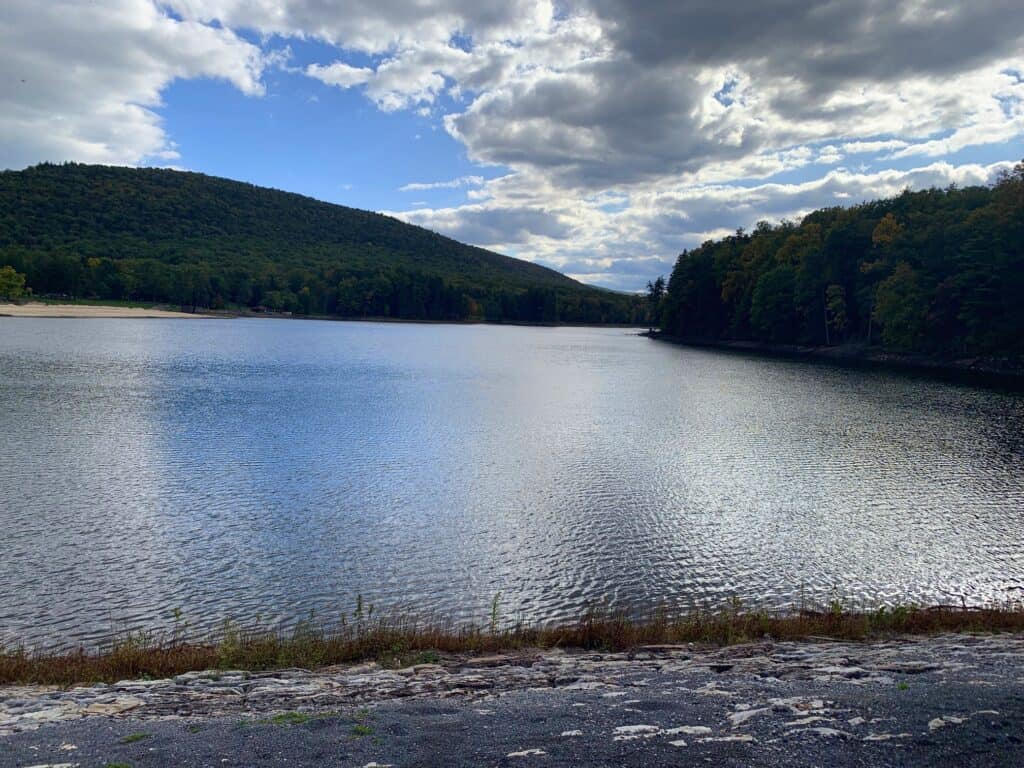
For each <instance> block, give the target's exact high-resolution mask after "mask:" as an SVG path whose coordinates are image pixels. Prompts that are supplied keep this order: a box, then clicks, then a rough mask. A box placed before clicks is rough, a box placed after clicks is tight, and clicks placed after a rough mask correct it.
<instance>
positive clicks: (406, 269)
mask: <svg viewBox="0 0 1024 768" xmlns="http://www.w3.org/2000/svg"><path fill="white" fill-rule="evenodd" d="M0 266H10V267H12V268H13V269H14V270H16V271H17V272H19V273H22V274H24V275H25V276H26V280H27V284H28V286H29V287H30V288H31V289H32V290H33V292H34V293H35V294H36V295H41V296H46V295H60V296H69V297H74V298H99V299H122V300H135V301H153V302H163V303H169V304H175V305H180V306H183V307H187V308H190V309H195V308H200V307H203V308H222V307H232V306H234V307H253V308H257V307H258V308H266V309H271V310H286V311H290V312H294V313H298V314H316V315H338V316H344V317H394V318H404V319H421V320H428V319H429V320H467V319H473V320H490V321H497V322H501V321H527V322H587V323H629V322H640V321H642V319H643V315H644V307H643V302H642V300H641V299H640V298H639V297H634V296H629V295H626V294H620V293H615V292H612V291H607V290H603V289H600V288H594V287H591V286H585V285H583V284H582V283H578V282H576V281H575V280H572V279H571V278H569V277H567V276H565V275H562V274H560V273H559V272H556V271H555V270H552V269H548V268H546V267H542V266H540V265H538V264H532V263H530V262H527V261H522V260H519V259H513V258H510V257H507V256H502V255H500V254H497V253H493V252H491V251H487V250H484V249H482V248H475V247H472V246H468V245H464V244H462V243H459V242H457V241H455V240H452V239H450V238H447V237H443V236H441V235H439V234H437V233H435V232H431V231H429V230H426V229H423V228H421V227H416V226H412V225H410V224H406V223H404V222H401V221H398V220H397V219H394V218H391V217H388V216H384V215H381V214H377V213H371V212H369V211H362V210H358V209H354V208H347V207H344V206H340V205H332V204H329V203H324V202H320V201H318V200H313V199H311V198H308V197H303V196H301V195H295V194H290V193H286V192H280V191H277V190H273V189H266V188H262V187H256V186H253V185H251V184H244V183H240V182H236V181H230V180H227V179H219V178H215V177H210V176H205V175H202V174H197V173H186V172H180V171H171V170H165V169H153V168H116V167H108V166H90V165H79V164H70V163H69V164H62V165H57V164H42V165H38V166H35V167H33V168H28V169H26V170H24V171H6V172H3V173H0Z"/></svg>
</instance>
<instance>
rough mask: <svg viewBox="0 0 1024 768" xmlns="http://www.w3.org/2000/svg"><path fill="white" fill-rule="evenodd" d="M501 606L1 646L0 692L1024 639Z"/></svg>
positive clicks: (972, 626)
mask: <svg viewBox="0 0 1024 768" xmlns="http://www.w3.org/2000/svg"><path fill="white" fill-rule="evenodd" d="M498 610H499V607H498V604H497V598H496V601H495V603H494V605H492V608H491V618H490V621H489V622H488V623H487V624H484V625H458V624H455V623H453V622H444V621H429V620H428V621H423V620H417V619H415V618H412V617H409V616H402V615H378V616H376V617H375V616H373V614H372V608H370V609H369V612H364V610H363V606H362V602H361V601H360V604H359V607H358V608H357V611H356V612H355V613H353V615H352V616H351V617H350V618H348V617H346V618H343V619H342V620H341V622H340V623H338V624H335V625H333V626H327V625H324V624H317V623H315V622H314V621H313V620H309V621H305V622H302V623H300V624H299V625H298V626H297V627H296V628H295V629H294V630H292V631H291V632H282V631H275V630H270V629H265V628H260V627H253V628H245V627H243V626H240V625H237V624H233V623H225V625H224V627H223V629H222V630H221V631H220V632H219V633H218V634H217V635H216V636H214V637H211V638H209V639H207V640H205V641H195V640H191V639H188V638H187V636H186V635H184V634H178V633H172V634H171V636H170V637H166V638H158V637H156V636H154V635H150V634H144V633H141V634H140V633H127V634H125V635H124V636H122V637H119V638H116V639H115V640H114V641H113V642H112V643H111V646H110V648H109V649H108V650H103V651H87V650H84V649H81V650H77V651H74V652H70V653H52V654H50V653H30V652H27V651H24V650H20V649H14V650H6V651H5V650H3V649H0V685H2V684H28V683H36V684H52V685H63V686H68V685H73V684H76V683H91V682H116V681H118V680H125V679H132V678H152V679H158V678H166V677H172V676H174V675H177V674H181V673H184V672H195V671H202V670H208V669H209V670H216V669H231V670H249V671H256V670H266V669H275V668H276V669H280V668H288V667H300V668H304V669H315V668H317V667H323V666H328V665H331V664H341V663H354V662H362V661H376V662H378V663H379V664H381V666H384V667H390V668H398V667H405V666H409V665H412V664H417V663H424V662H437V661H439V660H441V658H442V656H443V655H456V656H457V655H467V654H469V655H472V654H479V653H497V652H504V651H514V650H518V649H528V648H535V649H546V648H562V649H566V650H573V649H575V650H604V651H625V650H629V649H634V648H638V647H640V646H644V645H658V644H677V643H696V644H703V645H730V644H736V643H743V642H751V641H756V640H764V639H771V640H775V641H780V640H798V639H807V638H834V639H843V640H869V639H872V638H878V637H885V636H889V635H895V634H917V635H926V634H936V633H942V632H1024V605H1021V604H1018V603H1008V604H1006V605H1001V606H990V607H983V608H968V607H956V606H934V607H930V608H921V607H914V606H908V607H897V608H878V609H874V610H846V609H844V608H843V606H842V605H840V604H839V603H838V602H834V603H832V604H831V605H829V606H825V607H823V608H822V609H820V610H800V611H794V612H788V613H786V612H782V613H773V612H769V611H756V610H746V609H744V608H743V607H742V606H741V605H740V604H739V602H734V603H733V604H732V605H731V606H730V607H729V608H727V609H723V610H720V611H695V612H691V613H687V614H683V615H670V614H669V613H668V612H667V611H666V610H664V609H657V610H655V611H652V612H650V613H649V614H647V615H645V616H643V617H642V618H634V617H633V615H632V614H627V613H624V612H601V611H596V610H592V611H589V612H587V613H586V614H584V615H583V616H581V617H580V619H579V620H577V621H575V622H572V623H567V624H562V625H543V624H515V625H512V626H502V625H500V624H499V620H498V619H499V616H498Z"/></svg>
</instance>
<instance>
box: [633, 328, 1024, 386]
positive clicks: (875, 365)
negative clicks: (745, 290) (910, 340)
mask: <svg viewBox="0 0 1024 768" xmlns="http://www.w3.org/2000/svg"><path fill="white" fill-rule="evenodd" d="M640 335H641V336H644V337H647V338H649V339H653V340H655V341H663V342H666V343H668V344H676V345H678V346H683V347H694V348H698V349H714V350H718V351H722V352H733V353H737V354H749V355H756V356H759V357H775V358H782V359H789V360H803V361H808V362H818V363H829V364H832V365H838V366H843V367H849V368H862V369H875V370H889V371H901V372H904V373H910V374H919V375H925V376H929V377H933V378H942V379H946V380H951V381H956V382H961V383H980V384H988V385H994V386H1002V387H1009V388H1012V389H1024V361H1019V362H1018V361H1013V362H1011V361H1009V360H1007V361H1005V362H1004V361H999V360H993V359H989V358H980V357H972V358H961V359H953V358H949V359H944V358H937V357H929V356H927V355H906V354H899V353H896V352H886V351H883V350H881V349H878V348H877V347H868V346H867V345H864V344H844V345H838V346H832V347H805V346H800V345H797V344H772V343H768V342H759V341H730V340H722V339H701V338H683V337H678V336H672V335H670V334H666V333H662V332H661V331H645V332H644V333H641V334H640Z"/></svg>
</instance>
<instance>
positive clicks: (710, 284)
mask: <svg viewBox="0 0 1024 768" xmlns="http://www.w3.org/2000/svg"><path fill="white" fill-rule="evenodd" d="M649 288H650V291H649V293H650V296H649V298H650V301H651V305H652V315H653V320H654V321H655V322H656V323H657V324H659V325H660V327H661V329H662V331H663V332H664V334H666V335H668V336H671V337H675V338H678V339H683V340H691V341H703V342H714V341H753V342H761V343H764V344H775V345H801V346H810V347H827V346H836V345H844V344H846V345H850V344H859V345H864V346H866V347H867V348H874V349H882V350H888V351H892V352H895V353H903V354H912V355H922V356H930V357H934V358H946V359H948V358H954V357H959V358H964V357H972V356H981V357H987V358H1000V359H1003V360H1007V361H1010V362H1011V365H1010V367H1014V365H1016V367H1020V361H1021V360H1022V359H1024V163H1020V164H1018V165H1017V166H1016V167H1015V168H1014V169H1013V170H1012V171H1010V172H1007V173H1004V174H1003V175H1002V176H1001V177H1000V178H999V179H998V180H997V182H996V183H995V184H994V185H992V186H990V187H986V186H977V187H966V188H962V189H961V188H956V187H949V188H947V189H928V190H924V191H920V192H911V191H905V192H904V193H903V194H901V195H899V196H898V197H894V198H892V199H888V200H878V201H875V202H869V203H864V204H861V205H857V206H853V207H850V208H841V207H834V208H824V209H821V210H817V211H814V212H813V213H811V214H809V215H808V216H806V217H805V218H804V219H803V220H802V221H801V222H800V223H799V224H796V223H792V222H782V223H781V224H778V225H771V224H768V223H766V222H762V223H759V224H758V225H757V227H756V228H755V230H754V231H753V232H744V231H743V230H738V231H737V232H736V233H735V234H734V235H731V236H729V237H726V238H723V239H721V240H716V241H709V242H706V243H704V244H703V245H701V246H700V247H698V248H695V249H693V250H691V251H686V252H684V253H682V254H681V255H680V256H679V259H678V260H677V262H676V264H675V268H674V269H673V270H672V274H671V277H670V278H669V280H668V285H667V288H664V284H663V283H661V284H658V283H652V284H651V286H649ZM663 288H664V291H663ZM1013 361H1015V364H1014V362H1013Z"/></svg>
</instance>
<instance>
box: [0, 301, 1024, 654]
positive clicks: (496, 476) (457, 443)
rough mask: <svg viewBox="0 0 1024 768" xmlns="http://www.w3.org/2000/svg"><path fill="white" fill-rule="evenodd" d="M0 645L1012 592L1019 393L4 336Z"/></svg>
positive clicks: (232, 343) (616, 345) (112, 323)
mask: <svg viewBox="0 0 1024 768" xmlns="http://www.w3.org/2000/svg"><path fill="white" fill-rule="evenodd" d="M0 533H2V538H0V641H7V642H13V641H23V642H27V643H29V644H32V645H36V646H51V647H53V646H54V645H55V644H56V645H64V646H66V645H67V644H69V643H85V644H92V643H95V642H97V641H99V640H101V639H102V638H105V637H108V636H109V635H110V634H111V632H112V631H114V630H120V629H124V628H148V629H162V628H166V627H168V626H170V625H171V624H172V615H173V612H174V609H175V608H180V609H182V611H183V613H184V617H185V619H186V620H188V621H189V622H190V625H191V627H192V628H193V629H194V630H204V629H207V628H211V627H214V626H216V625H218V624H219V623H220V622H221V621H222V620H223V619H224V618H227V617H233V618H235V619H246V620H251V619H252V618H253V617H255V616H256V615H259V616H260V617H261V619H262V621H263V622H266V623H274V622H281V623H282V624H288V623H289V622H292V621H294V620H296V619H297V618H301V617H303V616H308V614H309V612H310V611H314V612H315V615H316V616H317V617H319V618H321V619H324V620H329V619H331V618H332V617H333V616H336V615H338V614H339V613H341V612H343V611H345V612H351V610H352V608H353V607H354V604H355V600H356V595H357V594H362V595H363V596H364V597H365V600H366V601H367V602H368V603H374V604H375V605H376V606H378V607H381V608H382V607H385V606H388V607H406V608H411V609H412V610H414V611H415V612H417V613H421V614H426V613H433V614H436V615H442V616H446V617H447V616H451V617H455V618H459V619H467V620H470V619H475V620H482V619H483V617H484V616H485V615H486V614H487V612H488V607H489V605H490V602H491V599H492V598H493V597H494V595H495V594H496V593H499V592H500V593H501V601H500V603H501V610H502V613H503V615H504V616H506V617H510V618H511V617H516V616H521V617H523V618H526V619H542V620H549V619H550V620H559V619H569V618H573V617H576V616H577V615H579V613H580V612H581V611H582V610H583V609H584V608H585V606H588V605H592V604H604V605H607V606H611V607H622V608H625V607H633V606H652V605H656V604H659V603H664V604H666V605H668V606H670V607H672V608H678V609H685V608H689V607H693V606H704V605H710V606H717V605H722V604H723V603H726V602H727V601H728V600H730V598H731V597H732V596H733V595H736V596H738V597H740V598H741V599H742V600H744V601H745V602H746V603H747V604H756V605H760V606H766V607H782V606H787V605H792V604H794V603H795V602H799V601H800V600H801V599H804V600H807V601H810V600H827V599H829V597H830V596H831V595H832V594H838V595H839V596H840V597H841V598H842V599H844V600H846V601H848V602H849V603H851V604H852V603H859V604H874V603H884V602H898V601H917V602H921V603H937V602H947V603H948V602H954V603H959V602H960V601H961V599H964V600H966V601H967V602H969V603H980V602H985V601H993V600H1005V599H1008V598H1010V599H1012V598H1016V599H1020V598H1021V597H1024V396H1022V395H1021V394H1019V393H1016V394H1015V393H1011V392H1000V391H996V390H990V389H984V388H976V387H968V386H958V385H953V384H949V383H943V382H937V381H931V380H927V379H922V378H913V377H908V376H904V375H898V374H893V373H887V372H877V371H861V370H851V369H844V368H836V367H830V366H825V365H814V364H809V363H803V362H793V361H783V360H773V359H763V358H756V357H747V356H743V355H737V354H726V353H720V352H714V351H707V350H697V349H688V348H683V347H677V346H671V345H668V344H664V343H660V342H655V341H651V340H648V339H645V338H641V337H638V336H636V335H635V331H629V330H622V329H595V328H517V327H494V326H444V325H397V324H371V323H332V322H315V321H288V320H209V321H204V320H120V319H119V320H57V319H21V318H0Z"/></svg>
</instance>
